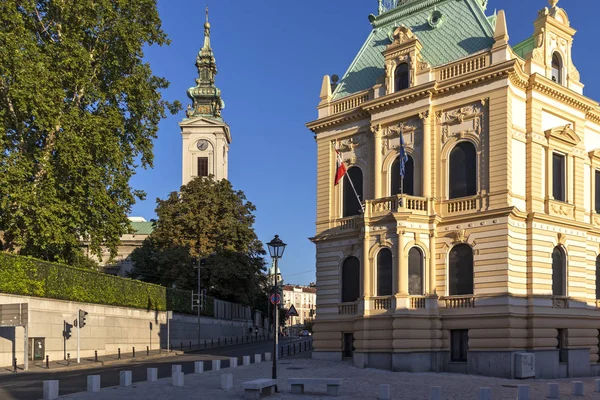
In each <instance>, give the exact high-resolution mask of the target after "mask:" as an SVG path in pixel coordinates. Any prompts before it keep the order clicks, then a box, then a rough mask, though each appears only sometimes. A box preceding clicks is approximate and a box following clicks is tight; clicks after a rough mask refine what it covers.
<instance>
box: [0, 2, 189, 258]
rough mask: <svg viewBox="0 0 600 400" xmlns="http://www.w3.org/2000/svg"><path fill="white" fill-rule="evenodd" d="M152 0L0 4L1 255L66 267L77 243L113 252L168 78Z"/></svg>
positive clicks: (149, 157)
mask: <svg viewBox="0 0 600 400" xmlns="http://www.w3.org/2000/svg"><path fill="white" fill-rule="evenodd" d="M152 44H158V45H166V44H168V38H167V36H166V34H165V33H164V32H163V30H162V29H161V21H160V18H159V16H158V11H157V8H156V0H127V1H121V0H94V1H92V2H90V1H79V2H77V1H65V0H52V1H51V0H4V1H1V2H0V49H1V51H0V130H1V134H0V231H2V232H3V240H2V247H3V249H4V250H16V249H18V250H20V252H21V253H22V254H27V255H33V256H36V257H39V258H43V259H46V260H55V261H66V262H70V261H72V260H73V259H75V258H76V257H77V256H78V251H79V247H80V245H81V241H82V240H84V241H86V242H89V245H90V248H91V250H92V251H93V253H94V254H97V255H100V254H101V246H106V247H107V248H108V249H109V250H110V251H111V255H113V256H114V255H116V249H117V245H118V243H119V237H120V236H121V235H122V234H124V233H126V232H127V231H128V229H129V222H128V220H127V213H128V212H130V210H131V207H132V205H133V204H134V203H135V201H136V199H141V198H143V197H144V193H143V192H141V191H138V190H134V189H133V188H132V187H131V186H130V184H129V181H130V178H131V176H132V175H133V174H134V171H135V168H136V167H137V164H140V165H141V166H143V167H148V166H152V161H153V151H152V150H153V139H154V138H155V137H156V132H157V130H158V123H159V121H160V120H161V119H162V118H164V117H165V111H166V110H167V109H168V110H169V111H171V112H173V113H175V112H176V111H178V110H179V109H180V108H181V107H180V104H179V103H178V102H175V103H173V104H171V103H168V102H166V101H164V100H163V99H162V97H161V90H162V89H165V88H166V87H167V86H168V82H167V81H166V80H165V79H163V78H160V77H157V76H154V75H153V73H152V71H151V68H150V66H149V65H148V63H146V62H144V61H143V55H144V54H143V49H144V47H145V46H146V45H152Z"/></svg>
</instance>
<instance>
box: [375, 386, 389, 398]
mask: <svg viewBox="0 0 600 400" xmlns="http://www.w3.org/2000/svg"><path fill="white" fill-rule="evenodd" d="M391 398H392V396H391V395H390V385H379V396H378V397H377V400H391Z"/></svg>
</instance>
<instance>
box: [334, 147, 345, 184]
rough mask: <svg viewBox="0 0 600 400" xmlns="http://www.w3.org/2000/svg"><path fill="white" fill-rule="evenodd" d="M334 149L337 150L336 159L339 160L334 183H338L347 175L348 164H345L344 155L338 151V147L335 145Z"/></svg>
mask: <svg viewBox="0 0 600 400" xmlns="http://www.w3.org/2000/svg"><path fill="white" fill-rule="evenodd" d="M334 150H335V155H336V160H337V168H336V169H335V183H334V185H337V184H338V183H339V182H340V181H341V180H342V178H343V177H344V175H346V166H345V165H344V162H343V161H342V156H341V155H340V152H339V151H338V149H337V148H336V147H334Z"/></svg>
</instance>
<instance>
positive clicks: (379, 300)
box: [373, 296, 392, 310]
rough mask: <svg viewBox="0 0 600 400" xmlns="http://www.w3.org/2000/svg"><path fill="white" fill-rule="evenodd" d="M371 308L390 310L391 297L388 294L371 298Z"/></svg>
mask: <svg viewBox="0 0 600 400" xmlns="http://www.w3.org/2000/svg"><path fill="white" fill-rule="evenodd" d="M373 309H374V310H391V309H392V298H391V297H389V296H386V297H375V298H373Z"/></svg>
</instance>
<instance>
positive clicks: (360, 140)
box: [338, 133, 368, 165]
mask: <svg viewBox="0 0 600 400" xmlns="http://www.w3.org/2000/svg"><path fill="white" fill-rule="evenodd" d="M366 144H367V138H366V135H365V134H364V133H363V134H360V135H355V136H353V137H351V138H348V139H344V140H341V141H340V142H339V143H338V150H339V151H340V153H341V156H342V160H343V161H344V162H345V163H346V164H349V165H352V164H356V162H357V160H359V159H365V158H366V157H367V155H368V149H367V145H366Z"/></svg>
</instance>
